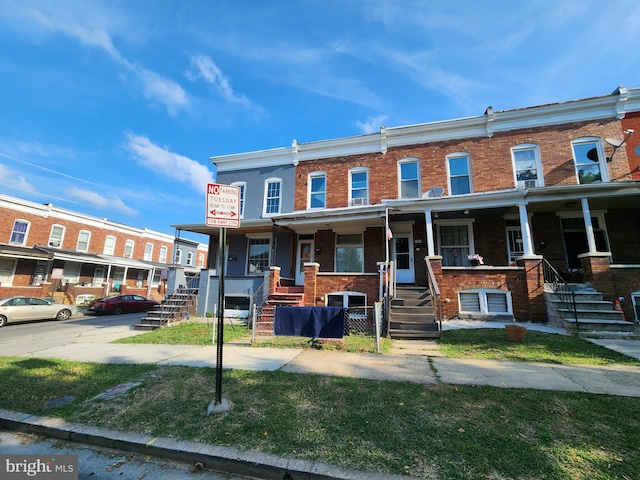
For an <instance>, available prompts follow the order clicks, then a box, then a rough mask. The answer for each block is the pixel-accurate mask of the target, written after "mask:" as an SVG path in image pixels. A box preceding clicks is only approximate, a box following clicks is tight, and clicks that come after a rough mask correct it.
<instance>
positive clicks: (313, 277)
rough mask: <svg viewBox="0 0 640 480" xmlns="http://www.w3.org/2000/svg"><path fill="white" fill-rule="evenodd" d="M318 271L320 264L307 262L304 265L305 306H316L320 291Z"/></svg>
mask: <svg viewBox="0 0 640 480" xmlns="http://www.w3.org/2000/svg"><path fill="white" fill-rule="evenodd" d="M318 270H320V264H319V263H316V262H307V263H305V264H304V306H305V307H315V306H316V294H317V291H318Z"/></svg>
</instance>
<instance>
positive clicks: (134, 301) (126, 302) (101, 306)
mask: <svg viewBox="0 0 640 480" xmlns="http://www.w3.org/2000/svg"><path fill="white" fill-rule="evenodd" d="M157 305H160V302H156V301H155V300H150V299H147V298H144V297H143V296H142V295H117V296H115V297H102V298H96V299H95V300H93V301H92V302H91V303H89V308H88V309H87V310H88V312H89V313H115V314H116V315H119V314H121V313H134V312H146V311H148V310H151V309H152V308H153V307H155V306H157Z"/></svg>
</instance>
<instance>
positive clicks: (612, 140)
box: [604, 138, 626, 148]
mask: <svg viewBox="0 0 640 480" xmlns="http://www.w3.org/2000/svg"><path fill="white" fill-rule="evenodd" d="M604 141H605V142H607V143H608V144H609V145H611V146H612V147H616V148H620V147H624V146H625V141H626V139H625V140H618V139H617V138H605V139H604Z"/></svg>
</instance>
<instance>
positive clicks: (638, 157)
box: [614, 112, 640, 180]
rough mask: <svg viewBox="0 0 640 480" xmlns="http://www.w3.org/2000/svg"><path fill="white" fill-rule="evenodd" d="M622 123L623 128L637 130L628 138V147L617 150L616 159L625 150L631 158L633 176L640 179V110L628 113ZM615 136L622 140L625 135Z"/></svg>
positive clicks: (630, 166) (630, 167) (630, 165)
mask: <svg viewBox="0 0 640 480" xmlns="http://www.w3.org/2000/svg"><path fill="white" fill-rule="evenodd" d="M620 123H621V124H622V130H627V129H629V128H630V129H632V130H635V131H634V133H633V135H631V137H630V138H629V140H627V147H626V149H619V150H618V151H616V154H615V156H614V160H617V157H618V155H619V154H621V153H622V150H625V153H626V154H627V157H628V159H629V169H630V170H631V177H632V178H633V179H634V180H640V150H638V149H640V112H633V113H627V114H626V115H625V117H624V118H623V119H622V120H621V121H620ZM614 138H617V139H619V140H622V139H623V138H624V137H623V136H621V135H616V136H615V137H614ZM636 152H638V153H636Z"/></svg>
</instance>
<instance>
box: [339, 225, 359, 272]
mask: <svg viewBox="0 0 640 480" xmlns="http://www.w3.org/2000/svg"><path fill="white" fill-rule="evenodd" d="M335 270H336V272H353V273H362V272H363V271H364V247H363V246H362V234H361V233H355V234H347V235H336V269H335Z"/></svg>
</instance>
